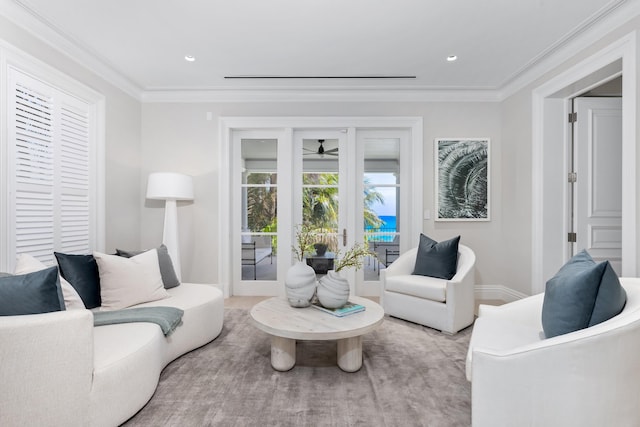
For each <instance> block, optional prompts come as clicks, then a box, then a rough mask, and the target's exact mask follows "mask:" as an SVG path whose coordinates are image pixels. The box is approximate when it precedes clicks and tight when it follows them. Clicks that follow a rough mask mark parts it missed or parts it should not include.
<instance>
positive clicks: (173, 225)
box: [147, 172, 193, 280]
mask: <svg viewBox="0 0 640 427" xmlns="http://www.w3.org/2000/svg"><path fill="white" fill-rule="evenodd" d="M147 199H152V200H165V206H164V231H163V234H162V243H164V244H165V246H166V247H167V251H168V252H169V256H170V257H171V261H172V262H173V268H174V269H175V271H176V276H178V280H182V274H181V270H180V247H179V243H180V242H179V240H178V209H177V201H178V200H193V179H192V178H191V177H190V176H189V175H183V174H181V173H172V172H156V173H152V174H149V180H148V182H147Z"/></svg>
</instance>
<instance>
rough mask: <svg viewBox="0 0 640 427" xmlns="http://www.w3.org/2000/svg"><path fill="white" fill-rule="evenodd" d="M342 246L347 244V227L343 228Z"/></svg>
mask: <svg viewBox="0 0 640 427" xmlns="http://www.w3.org/2000/svg"><path fill="white" fill-rule="evenodd" d="M342 246H347V229H346V228H343V229H342Z"/></svg>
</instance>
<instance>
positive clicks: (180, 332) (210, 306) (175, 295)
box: [136, 283, 224, 363]
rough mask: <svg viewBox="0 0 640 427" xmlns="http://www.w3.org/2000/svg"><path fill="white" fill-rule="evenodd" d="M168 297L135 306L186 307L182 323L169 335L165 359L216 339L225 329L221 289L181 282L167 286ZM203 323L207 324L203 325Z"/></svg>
mask: <svg viewBox="0 0 640 427" xmlns="http://www.w3.org/2000/svg"><path fill="white" fill-rule="evenodd" d="M167 292H168V293H169V295H170V296H169V298H167V299H163V300H158V301H151V302H147V303H144V304H139V305H137V306H136V307H153V306H163V305H166V306H170V307H176V308H180V309H182V310H184V315H183V316H182V325H180V326H178V327H177V328H176V330H175V331H174V332H173V333H172V334H171V335H170V336H168V337H166V338H165V339H166V342H167V343H168V344H169V346H168V349H167V351H166V357H165V363H169V362H170V361H172V360H174V359H175V358H177V357H178V356H180V355H181V354H184V353H186V352H188V351H191V350H193V349H195V348H198V347H200V346H201V345H203V344H205V343H208V342H209V341H211V340H213V339H214V338H215V337H216V336H218V334H219V333H220V330H221V329H222V322H223V318H224V296H223V294H222V291H220V289H218V288H216V287H214V286H210V285H203V284H196V283H181V284H180V286H176V287H175V288H171V289H168V290H167ZM201 325H206V327H202V326H201Z"/></svg>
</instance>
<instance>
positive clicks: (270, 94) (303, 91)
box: [142, 87, 500, 103]
mask: <svg viewBox="0 0 640 427" xmlns="http://www.w3.org/2000/svg"><path fill="white" fill-rule="evenodd" d="M499 95H500V94H499V92H498V91H496V90H493V89H476V90H474V89H470V90H467V89H420V88H417V89H416V88H410V89H372V88H369V89H349V88H343V89H334V88H323V89H318V88H308V87H304V88H295V89H293V88H289V89H237V90H236V89H208V90H154V91H145V92H144V93H143V94H142V102H145V103H151V102H175V103H180V102H185V103H187V102H225V103H227V102H498V101H499Z"/></svg>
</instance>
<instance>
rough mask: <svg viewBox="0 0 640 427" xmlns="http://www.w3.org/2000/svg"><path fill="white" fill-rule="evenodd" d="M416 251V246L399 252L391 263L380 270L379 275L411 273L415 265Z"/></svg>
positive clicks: (388, 275) (389, 275)
mask: <svg viewBox="0 0 640 427" xmlns="http://www.w3.org/2000/svg"><path fill="white" fill-rule="evenodd" d="M417 252H418V248H412V249H409V250H408V251H406V252H405V253H403V254H401V255H400V256H399V257H398V258H397V259H396V260H395V261H394V262H393V264H391V265H389V266H388V267H387V268H385V269H384V270H380V275H381V276H382V275H385V276H386V277H391V276H402V275H405V274H411V273H413V269H414V267H415V265H416V254H417Z"/></svg>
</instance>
